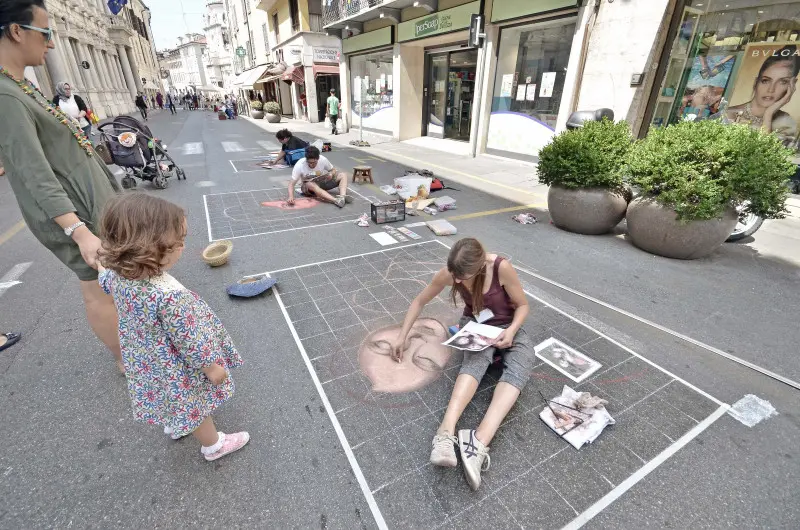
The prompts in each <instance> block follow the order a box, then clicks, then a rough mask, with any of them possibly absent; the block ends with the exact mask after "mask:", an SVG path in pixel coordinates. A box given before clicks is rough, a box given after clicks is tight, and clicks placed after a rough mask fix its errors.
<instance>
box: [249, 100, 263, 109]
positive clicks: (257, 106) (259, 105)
mask: <svg viewBox="0 0 800 530" xmlns="http://www.w3.org/2000/svg"><path fill="white" fill-rule="evenodd" d="M250 108H251V109H253V110H262V109H263V108H264V104H263V103H261V102H260V101H258V100H257V99H256V100H253V101H251V102H250Z"/></svg>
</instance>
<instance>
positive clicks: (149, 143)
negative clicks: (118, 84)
mask: <svg viewBox="0 0 800 530" xmlns="http://www.w3.org/2000/svg"><path fill="white" fill-rule="evenodd" d="M98 130H99V131H100V135H101V139H102V142H103V143H102V145H103V147H105V149H103V148H97V151H98V152H99V153H100V155H101V156H102V157H103V158H104V160H105V163H106V164H109V165H110V164H116V165H118V166H119V167H121V168H122V169H123V170H124V171H125V176H124V177H122V187H123V188H125V189H130V188H135V187H136V179H135V178H134V177H136V178H139V179H141V180H148V181H150V182H152V183H153V186H155V187H156V188H158V189H160V190H163V189H164V188H166V187H167V186H168V185H169V182H168V181H167V179H168V178H170V177H171V176H172V173H173V171H174V172H175V176H176V177H177V178H178V180H181V179H183V180H186V173H185V172H184V171H183V169H181V168H179V167H178V166H177V164H176V163H175V161H174V160H173V159H172V157H170V156H169V155H168V154H167V146H166V145H164V144H162V143H161V141H160V140H159V139H158V138H156V137H155V136H153V133H152V132H151V131H150V128H149V127H147V126H146V125H143V124H142V123H141V122H140V121H139V120H137V119H135V118H131V117H130V116H118V117H116V118H114V120H113V121H111V122H109V123H105V124H103V125H101V126H100V127H98Z"/></svg>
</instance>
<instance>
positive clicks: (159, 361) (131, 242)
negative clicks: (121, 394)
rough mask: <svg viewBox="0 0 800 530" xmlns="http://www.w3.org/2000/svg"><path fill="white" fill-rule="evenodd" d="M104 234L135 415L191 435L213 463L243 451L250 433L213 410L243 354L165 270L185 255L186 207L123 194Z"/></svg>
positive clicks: (106, 274) (105, 280)
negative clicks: (220, 426) (218, 420)
mask: <svg viewBox="0 0 800 530" xmlns="http://www.w3.org/2000/svg"><path fill="white" fill-rule="evenodd" d="M100 238H101V240H102V242H103V248H102V250H101V251H100V261H101V262H102V264H103V267H104V268H101V269H100V278H99V281H100V285H101V287H102V288H103V290H104V291H105V292H107V293H109V294H111V295H112V296H113V297H114V303H115V305H116V306H117V312H118V313H119V340H120V345H121V347H122V359H123V364H124V365H125V377H126V378H127V380H128V390H129V392H130V397H131V401H132V402H133V415H134V418H136V419H137V420H140V421H146V422H148V423H151V424H158V425H163V426H164V432H165V433H167V434H170V435H171V436H172V438H173V439H178V438H180V437H182V436H186V435H187V434H189V433H192V434H193V435H194V437H195V438H197V440H199V441H200V443H201V444H202V448H201V449H200V451H201V452H202V454H203V455H204V456H205V459H206V460H209V461H210V460H216V459H218V458H221V457H223V456H225V455H227V454H228V453H232V452H234V451H236V450H238V449H241V448H242V447H243V446H244V445H245V444H246V443H247V442H248V441H249V440H250V435H249V434H248V433H246V432H239V433H235V434H225V433H222V432H217V429H216V428H215V427H214V420H213V419H212V418H211V414H212V413H213V412H214V409H216V408H217V407H219V406H220V405H222V404H223V403H225V402H226V401H227V400H228V399H229V398H231V397H232V396H233V391H234V386H233V380H232V379H231V377H230V373H229V371H228V369H229V368H233V367H237V366H241V365H242V358H241V357H239V353H238V352H237V351H236V347H235V346H234V345H233V341H232V340H231V338H230V336H229V335H228V332H227V331H225V328H224V327H223V325H222V322H220V321H219V319H218V318H217V317H216V315H214V313H213V312H212V311H211V308H209V307H208V305H207V304H206V303H205V302H204V301H203V300H201V299H200V298H199V297H198V296H197V295H196V294H194V293H193V292H191V291H189V290H188V289H186V288H185V287H184V286H183V285H181V284H180V283H178V281H177V280H175V278H173V277H172V276H170V275H169V274H167V273H166V271H167V270H169V269H170V268H172V267H173V266H174V265H175V263H177V261H178V259H180V257H181V254H182V253H183V248H184V239H185V238H186V218H185V215H184V212H183V210H182V209H181V208H180V207H179V206H177V205H175V204H172V203H171V202H168V201H165V200H163V199H159V198H157V197H152V196H149V195H145V194H143V193H126V194H124V195H120V196H119V197H117V198H115V199H114V200H112V201H111V202H110V203H109V204H108V206H107V207H106V210H105V212H104V214H103V218H102V221H101V228H100Z"/></svg>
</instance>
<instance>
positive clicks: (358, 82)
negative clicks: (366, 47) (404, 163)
mask: <svg viewBox="0 0 800 530" xmlns="http://www.w3.org/2000/svg"><path fill="white" fill-rule="evenodd" d="M392 72H393V57H392V52H391V51H385V52H378V53H371V54H367V55H355V56H352V57H350V87H351V102H352V104H351V105H350V108H351V109H352V110H351V116H350V123H352V125H353V127H363V128H364V129H365V130H367V129H370V130H376V131H379V132H388V133H391V132H392V131H393V130H394V122H395V119H394V106H393V97H392V94H393V90H394V82H393V79H392V75H393V74H392Z"/></svg>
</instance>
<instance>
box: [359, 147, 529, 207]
mask: <svg viewBox="0 0 800 530" xmlns="http://www.w3.org/2000/svg"><path fill="white" fill-rule="evenodd" d="M389 153H391V156H387V158H389V159H391V158H392V156H397V157H400V158H405V159H406V160H413V161H414V162H418V163H420V164H422V165H423V166H430V167H435V168H438V169H441V170H443V171H449V172H450V173H455V174H457V175H462V176H464V177H467V178H471V179H474V180H477V181H480V182H484V183H486V184H491V185H492V186H494V187H497V188H504V189H507V190H511V191H514V192H516V193H525V194H526V195H532V196H534V197H537V198H539V199H542V198H544V195H541V194H539V193H534V192H532V191H528V190H523V189H522V188H515V187H514V186H509V185H508V184H503V183H502V182H497V181H494V180H489V179H485V178H483V177H479V176H477V175H472V174H470V173H465V172H463V171H459V170H457V169H452V168H449V167H444V166H440V165H437V164H432V163H431V162H430V161H428V160H419V159H417V158H414V157H411V156H406V155H401V154H399V153H395V152H391V151H389ZM351 158H352V157H351Z"/></svg>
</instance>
